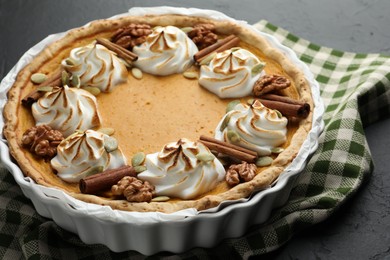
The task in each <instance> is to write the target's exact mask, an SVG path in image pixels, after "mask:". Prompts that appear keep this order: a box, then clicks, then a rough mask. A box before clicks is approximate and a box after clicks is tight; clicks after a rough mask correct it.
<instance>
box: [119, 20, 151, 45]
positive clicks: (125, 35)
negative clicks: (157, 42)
mask: <svg viewBox="0 0 390 260" xmlns="http://www.w3.org/2000/svg"><path fill="white" fill-rule="evenodd" d="M151 33H152V28H151V27H150V25H148V24H135V23H132V24H130V25H128V26H127V27H124V28H120V29H118V30H117V31H116V33H115V34H114V36H113V37H112V39H111V41H112V42H113V43H116V44H118V45H119V46H121V47H123V48H125V49H128V50H131V49H133V47H134V46H136V45H140V44H142V43H144V42H145V41H146V36H148V35H149V34H151Z"/></svg>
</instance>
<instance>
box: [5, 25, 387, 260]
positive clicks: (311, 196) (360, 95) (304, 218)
mask: <svg viewBox="0 0 390 260" xmlns="http://www.w3.org/2000/svg"><path fill="white" fill-rule="evenodd" d="M256 27H257V28H258V29H259V30H261V31H263V32H266V33H269V34H271V35H273V36H275V37H276V38H277V39H278V40H279V41H280V42H281V43H283V44H284V45H286V46H287V47H289V48H291V49H292V50H294V51H295V52H296V53H297V55H298V57H299V58H300V59H301V60H302V61H303V62H304V63H306V64H307V65H308V66H309V68H310V70H311V71H312V73H313V74H314V75H315V77H316V79H317V81H318V82H319V83H320V87H321V96H322V98H323V101H324V103H325V106H326V111H325V115H324V120H325V130H324V132H323V133H322V135H321V136H320V141H319V147H318V150H317V151H316V152H315V154H314V155H313V157H312V158H311V159H310V161H309V163H308V165H307V167H306V168H305V170H304V171H303V172H302V173H301V174H300V175H299V179H298V181H297V184H296V186H295V188H294V189H293V191H292V193H291V196H290V198H289V200H288V202H287V204H286V205H285V206H283V207H281V208H279V209H277V210H275V211H274V212H273V214H272V216H271V218H270V219H269V220H268V221H267V223H264V224H262V225H260V226H256V227H252V228H251V230H250V231H248V233H247V234H246V235H245V236H243V237H240V238H234V239H226V240H224V241H223V242H222V243H221V244H220V245H219V246H217V247H215V248H213V249H202V248H196V249H192V250H190V251H188V252H185V253H183V254H181V255H179V256H180V257H182V258H192V257H193V258H202V257H204V258H207V257H210V258H226V259H230V258H232V257H239V258H248V257H249V256H253V255H260V254H264V253H267V252H270V251H273V250H276V249H277V248H279V247H280V246H281V245H283V244H284V243H286V242H288V240H289V239H291V237H292V236H293V234H294V233H297V232H298V231H300V230H302V229H304V228H307V227H309V226H311V225H313V224H316V223H319V222H321V221H323V220H325V219H326V218H328V217H329V216H330V215H331V214H332V213H333V212H334V211H335V210H336V209H337V208H338V207H340V206H341V205H342V204H343V203H344V202H345V201H346V200H347V199H348V198H349V197H351V196H352V195H353V194H354V193H355V192H356V190H357V189H358V188H359V186H361V184H362V182H364V180H365V179H367V178H368V177H369V176H370V174H371V172H372V170H373V163H372V160H371V156H370V151H369V148H368V145H367V142H366V138H365V135H364V126H367V125H368V124H370V123H373V122H375V121H377V120H380V119H381V118H384V117H387V116H389V115H390V57H388V56H385V55H380V54H358V53H349V52H342V51H338V50H334V49H330V48H325V47H321V46H318V45H315V44H312V43H310V42H308V41H306V40H303V39H300V38H298V37H297V36H295V35H292V34H290V33H289V32H287V31H285V30H283V29H281V28H278V27H276V26H274V25H272V24H270V23H268V22H266V21H261V22H259V23H258V24H256ZM136 256H138V257H139V258H143V257H142V256H141V255H139V254H138V253H137V252H134V251H131V252H124V253H113V252H111V251H109V250H108V248H106V247H105V246H102V245H86V244H84V243H83V242H81V240H80V239H79V238H78V237H77V235H75V234H72V233H70V232H67V231H65V230H63V229H62V228H60V227H58V226H57V225H56V224H55V223H54V222H53V221H52V220H49V219H45V218H43V217H41V216H39V215H38V214H37V213H36V211H35V210H34V207H33V205H32V203H31V201H30V200H29V199H28V198H26V197H24V196H23V194H22V192H21V190H20V188H19V187H18V186H17V184H16V182H15V181H14V180H13V177H12V176H11V175H10V174H9V173H8V172H7V171H6V170H4V169H1V170H0V258H1V259H19V258H30V259H64V258H65V259H75V258H82V259H114V258H115V259H123V258H129V257H136ZM171 256H172V255H171V254H170V253H160V254H158V255H156V256H155V257H156V258H157V257H158V258H165V257H167V258H168V257H171ZM151 258H154V257H151Z"/></svg>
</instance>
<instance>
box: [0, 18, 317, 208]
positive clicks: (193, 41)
mask: <svg viewBox="0 0 390 260" xmlns="http://www.w3.org/2000/svg"><path fill="white" fill-rule="evenodd" d="M312 110H313V101H312V94H311V88H310V85H309V84H308V82H307V80H306V79H305V76H304V74H303V73H302V72H301V71H300V69H299V68H298V67H297V66H295V64H293V63H292V62H291V61H290V60H289V59H287V58H286V56H285V55H284V54H283V53H282V52H281V51H280V50H278V49H276V48H274V47H273V46H272V45H270V44H269V43H268V41H267V40H266V39H264V38H263V37H262V36H261V35H260V34H259V33H257V32H256V31H254V30H250V29H248V28H247V27H244V26H242V25H240V24H239V23H235V22H233V21H230V20H229V21H221V20H213V19H209V18H204V17H192V16H191V17H190V16H184V15H173V14H172V15H159V16H157V15H145V16H124V17H120V18H116V19H108V20H98V21H94V22H92V23H90V24H89V25H88V26H85V27H81V28H76V29H73V30H70V31H69V32H68V33H67V34H66V35H65V36H64V37H62V38H61V39H60V40H58V41H56V42H54V43H52V44H50V45H48V46H47V47H45V49H44V50H43V51H42V52H41V53H40V54H38V55H37V56H36V57H35V58H34V59H33V60H32V61H31V63H30V64H28V65H27V66H26V67H25V68H24V69H22V70H21V71H20V72H19V74H18V76H17V80H16V82H15V84H14V85H13V86H12V87H11V89H10V90H9V92H8V102H7V104H6V106H5V108H4V119H5V127H4V130H3V132H4V136H5V137H6V139H7V141H8V145H9V148H10V152H11V154H12V156H13V158H14V159H15V161H16V162H17V163H18V165H19V167H20V168H21V169H22V171H23V173H24V174H25V175H26V176H29V177H31V178H32V179H33V180H34V181H35V182H36V183H38V184H40V185H44V186H48V187H55V188H57V189H61V190H63V191H64V192H66V193H68V194H69V195H71V196H73V197H74V198H76V199H80V200H82V201H86V202H91V203H95V204H99V205H108V206H110V207H112V208H113V209H119V210H126V211H139V212H150V211H160V212H166V213H169V212H175V211H178V210H181V209H185V208H196V209H197V210H204V209H208V208H212V207H215V206H217V205H219V204H220V203H221V202H223V201H226V200H237V199H241V198H246V197H249V196H250V195H251V194H253V193H254V192H257V191H259V190H262V189H266V188H268V187H269V186H270V185H271V184H272V183H273V182H274V181H275V180H276V179H277V178H278V176H279V175H280V174H283V171H284V169H285V168H286V167H287V166H288V165H289V164H290V163H291V162H292V161H293V160H294V158H295V157H296V155H297V153H298V151H299V149H300V148H301V146H302V143H303V142H304V140H305V139H306V137H307V135H308V132H309V131H310V130H311V125H312ZM85 185H87V186H85Z"/></svg>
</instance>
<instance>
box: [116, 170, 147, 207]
mask: <svg viewBox="0 0 390 260" xmlns="http://www.w3.org/2000/svg"><path fill="white" fill-rule="evenodd" d="M111 192H112V193H113V194H114V195H117V196H121V195H123V196H125V198H126V199H127V200H128V201H130V202H150V201H151V200H152V198H153V196H154V195H155V189H154V186H153V185H151V184H150V183H149V182H148V181H142V180H140V179H137V178H135V177H130V176H126V177H123V178H122V179H121V180H120V181H119V182H118V184H116V185H113V186H112V187H111Z"/></svg>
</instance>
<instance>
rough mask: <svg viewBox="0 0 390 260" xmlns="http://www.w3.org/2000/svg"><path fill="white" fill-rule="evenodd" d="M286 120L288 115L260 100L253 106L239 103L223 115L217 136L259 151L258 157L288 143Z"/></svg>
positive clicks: (225, 140)
mask: <svg viewBox="0 0 390 260" xmlns="http://www.w3.org/2000/svg"><path fill="white" fill-rule="evenodd" d="M287 123H288V120H287V118H286V117H284V116H281V114H280V113H278V112H277V111H275V110H273V109H270V108H267V107H266V106H264V105H263V104H262V103H261V102H260V101H259V100H255V101H254V102H253V103H252V105H247V104H242V103H239V104H237V105H236V106H235V107H234V108H233V110H231V111H229V112H228V113H227V114H226V115H225V116H224V117H223V118H222V120H221V121H220V123H219V124H218V126H217V128H216V130H215V138H216V139H218V140H220V141H224V142H228V143H232V144H235V145H238V146H241V147H244V148H247V149H250V150H253V151H256V152H257V153H258V154H259V156H264V155H269V154H271V150H272V149H273V148H276V147H279V146H280V145H282V144H284V142H286V140H287Z"/></svg>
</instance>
